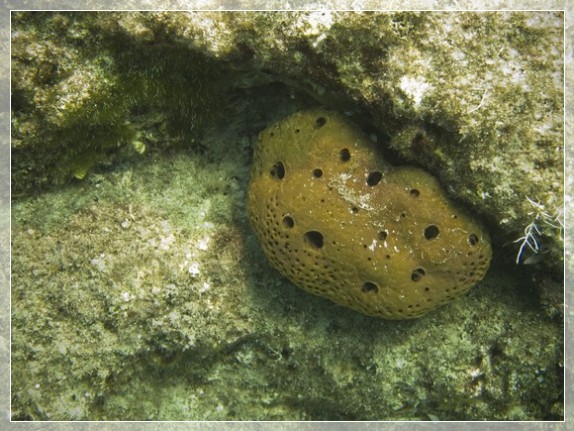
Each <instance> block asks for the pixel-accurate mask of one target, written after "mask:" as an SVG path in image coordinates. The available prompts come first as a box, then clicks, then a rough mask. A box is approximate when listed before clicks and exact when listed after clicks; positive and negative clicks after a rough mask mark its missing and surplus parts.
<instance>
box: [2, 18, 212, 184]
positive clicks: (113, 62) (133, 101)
mask: <svg viewBox="0 0 574 431" xmlns="http://www.w3.org/2000/svg"><path fill="white" fill-rule="evenodd" d="M13 24H14V32H15V33H16V34H17V35H20V34H25V36H22V37H18V36H16V38H15V40H14V42H13V43H14V46H15V49H14V55H13V63H12V64H13V72H12V73H13V83H14V90H13V91H14V93H15V94H16V96H15V98H14V100H15V101H14V103H13V118H14V121H13V140H14V151H13V172H14V175H13V183H14V192H15V194H16V195H19V194H21V193H23V192H25V191H29V190H30V188H31V187H42V188H44V187H46V186H49V185H50V184H52V185H54V184H62V183H66V182H69V180H70V179H72V177H75V178H76V179H83V178H85V176H86V175H87V173H88V172H89V171H90V170H92V168H93V167H95V166H97V165H100V164H102V163H107V164H109V163H111V162H113V161H114V160H116V159H117V158H118V156H123V158H126V157H133V156H134V153H136V152H139V153H141V152H143V149H142V148H145V144H143V145H144V147H141V145H142V143H141V141H138V140H137V138H138V137H141V133H140V132H139V131H141V130H142V123H143V124H147V125H148V127H147V130H146V128H145V127H144V130H146V131H147V132H148V134H153V130H154V129H157V127H165V128H166V131H167V133H168V134H169V135H171V136H174V137H181V136H184V137H185V139H177V140H173V139H172V140H171V141H167V142H164V143H162V144H161V145H163V147H164V148H163V149H164V150H165V149H166V148H165V147H168V146H169V145H168V143H169V142H172V143H173V142H179V143H180V144H179V145H187V146H193V145H194V142H195V141H196V140H197V139H198V138H199V136H200V135H201V132H202V130H203V128H204V127H205V125H206V124H207V123H208V122H209V121H211V120H213V119H214V118H215V115H216V111H217V107H218V106H220V104H221V102H222V100H223V93H222V89H223V85H222V81H221V77H222V72H221V71H220V69H218V68H217V67H216V66H215V63H214V61H213V60H212V59H210V58H208V57H207V56H205V55H203V54H201V53H198V52H195V51H193V50H192V49H189V48H188V47H186V46H184V45H181V44H177V43H166V42H162V39H163V38H164V37H165V34H162V31H165V30H163V29H162V28H154V32H152V31H151V30H149V31H150V33H151V35H152V38H155V39H152V40H148V39H145V38H144V39H143V40H141V39H135V38H133V37H129V36H128V35H126V34H125V32H123V31H122V29H121V27H120V25H119V24H118V15H116V14H112V13H52V12H42V13H16V14H15V16H14V18H13ZM102 27H104V28H105V29H106V31H103V29H102ZM38 35H39V36H38ZM25 43H26V44H31V45H32V46H34V47H35V51H34V52H33V54H34V56H33V57H32V54H31V53H30V52H29V51H25V50H23V49H21V48H20V46H22V44H25ZM60 51H61V52H62V53H65V54H66V55H61V56H59V55H58V54H60ZM50 73H51V75H50V76H46V75H48V74H50ZM66 93H67V94H66ZM62 94H66V96H64V97H63V96H62ZM158 114H159V119H158ZM35 122H37V123H38V124H34V123H35ZM158 123H159V124H158ZM31 127H33V129H32V130H31V129H30V128H31ZM150 127H151V130H150ZM145 136H146V134H144V137H145ZM145 141H146V142H147V144H148V145H150V146H157V145H158V143H157V142H154V141H153V140H152V139H145ZM138 143H139V146H140V147H139V148H140V150H139V151H134V145H138ZM130 144H131V145H130ZM30 148H33V151H32V150H31V149H30Z"/></svg>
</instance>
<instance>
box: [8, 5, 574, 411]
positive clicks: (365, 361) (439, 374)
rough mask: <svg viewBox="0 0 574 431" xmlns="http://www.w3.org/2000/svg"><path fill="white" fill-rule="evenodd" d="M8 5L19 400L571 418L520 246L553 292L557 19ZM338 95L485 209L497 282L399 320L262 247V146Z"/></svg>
mask: <svg viewBox="0 0 574 431" xmlns="http://www.w3.org/2000/svg"><path fill="white" fill-rule="evenodd" d="M203 4H205V3H203ZM218 6H219V5H218ZM214 9H215V7H214ZM12 17H13V22H12V24H13V25H12V30H13V32H12V46H11V48H12V50H11V53H12V79H11V81H12V86H13V88H12V111H11V115H12V118H11V119H12V141H11V142H12V162H13V165H12V172H11V175H12V184H13V191H14V193H13V194H12V198H13V202H12V225H11V227H12V244H13V246H12V254H11V256H12V268H11V269H12V274H11V281H12V296H11V299H12V307H11V313H12V315H11V318H12V327H11V328H12V332H11V335H12V340H11V348H12V352H11V353H12V356H11V358H12V363H11V364H12V368H11V373H12V374H11V384H12V388H11V396H12V405H11V413H12V419H14V420H54V419H61V420H77V419H83V420H150V419H154V420H431V419H432V420H436V419H440V420H477V421H478V420H485V419H491V420H493V419H496V420H561V419H562V418H563V408H562V401H563V392H564V391H563V389H564V388H563V370H564V368H563V367H564V364H563V348H562V345H563V339H562V337H563V327H562V325H561V322H560V313H559V310H560V309H561V304H560V301H561V298H562V296H561V295H558V294H551V295H544V296H543V301H544V303H545V304H546V303H547V304H546V305H547V306H548V307H547V310H551V313H548V315H547V314H545V313H544V310H543V309H542V308H541V304H540V301H539V300H538V298H537V288H538V285H537V284H536V283H533V282H532V278H531V277H529V272H527V267H520V268H519V271H514V265H515V264H514V261H515V259H516V256H517V254H518V253H519V250H520V246H521V242H522V240H520V242H518V243H513V241H514V240H517V239H520V238H521V237H523V236H524V235H525V234H524V229H525V228H526V227H528V226H531V229H530V230H529V232H530V234H531V235H530V236H529V237H528V241H529V242H528V243H527V244H532V245H534V244H536V246H537V247H538V249H539V253H538V255H535V256H534V253H531V254H530V255H529V254H528V253H529V250H530V249H529V248H528V245H525V247H523V250H524V253H523V254H522V256H521V259H520V262H524V261H526V262H528V263H538V265H532V266H534V267H536V266H537V267H541V266H542V265H544V264H547V265H548V266H549V267H550V268H552V269H553V270H554V272H553V273H550V275H549V276H550V277H551V280H549V282H544V283H540V286H542V285H543V286H545V287H544V289H545V290H549V289H550V287H549V286H554V287H553V289H554V291H555V292H557V293H558V292H559V288H560V285H561V280H562V279H561V277H560V274H561V262H560V258H559V257H560V255H561V252H562V247H561V245H562V243H561V238H560V233H561V229H560V222H561V219H560V217H559V215H560V208H561V205H562V202H561V198H562V193H561V191H562V152H561V145H562V106H563V104H562V97H563V95H562V89H563V86H562V65H563V61H562V58H561V55H562V52H563V51H562V43H563V33H562V29H563V13H560V12H558V13H555V12H505V13H497V12H492V13H491V12H480V13H471V12H469V13H459V12H438V13H427V12H417V13H414V12H406V13H404V12H377V13H374V12H372V13H354V12H342V11H310V12H304V11H298V12H286V13H276V12H273V13H271V12H270V13H266V12H257V13H246V12H242V13H231V12H230V13H228V12H219V11H211V12H199V11H195V12H189V11H185V12H109V13H94V12H82V13H76V12H72V11H68V12H42V13H39V12H14V13H13V14H12ZM220 96H223V97H220ZM318 104H320V105H324V106H327V107H329V108H334V109H336V110H337V111H339V112H341V113H344V114H349V115H350V116H351V117H352V119H353V121H354V122H355V123H357V124H360V125H361V126H362V127H363V128H364V129H365V130H368V132H367V134H369V135H376V136H378V137H379V140H378V144H377V153H382V154H384V155H385V157H386V158H388V159H389V160H391V159H392V160H393V163H395V162H397V161H398V162H400V164H406V163H407V162H408V163H411V162H414V163H415V164H417V165H419V166H421V167H424V168H425V170H427V171H429V172H431V173H432V174H434V175H435V176H436V178H437V179H438V180H439V181H440V183H441V185H442V188H444V189H445V190H446V192H447V193H448V195H449V198H454V199H455V200H456V199H458V200H460V201H462V205H464V206H465V207H467V208H468V210H469V212H470V213H472V214H475V215H476V216H477V217H479V218H481V219H482V218H483V217H484V219H485V220H487V222H488V224H489V228H490V230H491V231H492V232H493V233H494V235H493V259H492V267H491V269H490V270H489V273H488V274H487V275H486V277H485V278H484V279H483V281H482V282H481V283H480V284H481V287H480V288H476V289H470V290H469V291H468V292H467V294H466V295H464V296H463V297H460V298H458V299H457V300H456V301H451V302H450V303H449V304H447V305H445V306H443V307H441V308H440V309H437V310H435V311H434V312H432V313H427V314H426V315H425V316H423V317H421V318H420V319H414V320H408V321H388V320H383V319H374V318H372V317H368V316H364V315H362V314H360V313H356V312H354V311H353V310H349V309H347V308H345V307H340V306H337V305H335V304H333V303H332V302H329V301H327V300H325V299H324V298H318V297H315V296H312V295H308V294H305V293H304V292H301V291H298V290H297V289H293V285H292V283H290V282H289V281H288V280H286V279H284V278H282V277H279V276H278V274H277V272H276V271H275V270H273V269H272V268H271V267H270V265H268V263H267V260H266V258H265V255H264V253H263V251H262V249H261V247H260V246H259V244H258V242H257V238H256V236H255V234H254V233H253V231H252V229H251V228H250V226H249V220H248V214H247V210H246V207H245V204H246V199H245V197H246V193H247V190H248V184H247V182H248V177H249V170H250V166H251V163H252V154H251V150H252V148H253V145H254V144H255V142H256V140H257V139H256V136H257V134H258V133H259V132H260V131H261V130H263V129H264V128H265V127H267V126H268V125H269V124H272V123H274V122H276V121H277V120H279V119H281V118H284V117H286V116H287V115H289V114H291V113H293V112H296V111H300V110H303V109H307V108H309V107H312V106H317V105H318ZM378 150H381V151H378ZM339 151H340V150H339ZM344 157H346V156H344ZM377 160H379V159H377ZM348 162H351V160H348ZM395 164H397V163H395ZM380 166H381V167H380V168H378V169H379V170H380V172H381V174H382V173H383V172H384V173H390V172H395V173H398V172H401V171H400V170H394V169H391V168H389V171H387V170H386V168H384V167H385V166H386V164H384V163H381V165H380ZM312 169H313V170H315V169H316V167H315V166H313V167H312ZM319 169H323V168H322V167H319ZM275 172H276V173H279V172H280V169H279V167H277V168H276V170H275ZM285 172H286V174H287V173H288V171H287V170H286V171H285ZM402 172H411V171H409V170H408V169H407V170H403V171H402ZM311 174H312V171H311ZM326 176H327V174H326V171H325V172H324V173H322V176H321V177H312V178H311V180H313V181H315V180H317V181H316V182H317V183H318V182H319V181H322V180H324V179H325V178H326ZM359 177H360V176H359ZM78 178H83V179H82V180H78ZM364 178H366V179H367V180H368V178H369V177H368V175H367V176H366V177H363V179H364ZM377 178H378V175H375V176H373V177H372V181H373V182H376V180H377ZM425 178H426V174H425ZM382 181H383V179H382V175H381V183H382ZM426 181H427V180H426V179H425V181H424V182H425V183H426ZM62 185H65V187H64V186H62ZM363 186H364V184H363ZM377 186H378V185H373V186H372V187H377ZM411 190H412V189H411ZM417 190H419V192H420V195H419V196H418V197H415V196H410V194H409V195H408V197H407V199H406V200H403V203H408V202H412V199H415V198H416V199H419V198H421V197H424V195H423V192H422V190H423V187H422V186H421V188H420V189H418V188H417ZM415 194H416V193H415ZM409 199H411V200H410V201H409ZM320 208H321V207H320V206H318V205H315V206H314V207H313V208H312V209H313V211H319V210H320ZM357 208H358V209H359V213H358V214H355V216H357V215H360V214H361V211H362V210H361V208H360V207H359V206H357ZM349 217H350V215H349ZM279 221H280V223H281V222H283V219H281V220H279ZM294 221H296V220H295V219H294ZM286 222H287V223H289V221H287V220H286ZM294 226H296V225H294ZM437 226H438V225H437ZM533 226H536V228H537V229H535V228H534V227H533ZM276 228H277V229H282V228H283V227H282V225H281V224H280V226H279V227H276ZM439 231H440V226H439ZM538 231H540V232H541V234H538ZM305 232H307V231H305ZM305 232H303V239H305V236H304V233H305ZM310 232H313V231H310ZM379 232H380V231H379V230H378V231H377V234H378V233H379ZM369 234H371V233H369ZM431 236H432V235H431ZM318 238H319V237H318V236H317V235H314V234H310V235H307V239H308V241H310V243H311V244H313V243H315V244H319V243H320V241H319V239H318ZM325 238H326V237H324V238H323V239H324V247H323V248H326V244H327V242H326V241H325ZM365 238H367V236H365ZM438 239H439V237H437V238H435V240H438ZM425 241H432V239H431V240H426V239H425ZM425 241H423V244H427V243H426V242H425ZM533 241H536V242H535V243H534V242H533ZM360 244H361V247H362V246H363V244H365V243H363V242H361V243H360ZM370 244H372V243H366V245H367V249H368V246H369V245H370ZM428 244H430V243H428ZM522 244H524V243H522ZM465 247H470V244H465ZM363 252H364V251H360V252H359V254H361V253H363ZM369 252H370V250H369ZM538 256H539V257H542V259H541V260H540V261H538V262H536V261H535V259H533V257H534V258H535V257H538ZM509 265H511V266H509ZM413 268H423V266H422V265H421V266H418V264H417V266H415V267H411V266H410V265H409V266H408V270H407V272H406V273H407V276H408V277H410V278H409V280H410V281H408V280H407V282H409V283H415V284H420V283H421V281H422V280H424V279H425V278H427V277H429V276H430V275H428V274H429V273H428V272H427V271H426V267H425V275H424V276H422V273H421V272H420V271H416V272H415V273H414V274H413V272H412V271H413ZM542 269H545V267H544V266H542ZM413 276H414V278H417V277H419V276H422V278H421V279H420V280H419V281H418V282H414V281H413V279H412V278H413ZM555 280H559V281H558V282H556V281H555ZM369 286H370V285H367V287H369ZM367 290H368V289H367ZM361 293H363V292H361ZM371 293H372V292H371ZM549 315H550V316H552V319H554V320H551V319H550V318H549Z"/></svg>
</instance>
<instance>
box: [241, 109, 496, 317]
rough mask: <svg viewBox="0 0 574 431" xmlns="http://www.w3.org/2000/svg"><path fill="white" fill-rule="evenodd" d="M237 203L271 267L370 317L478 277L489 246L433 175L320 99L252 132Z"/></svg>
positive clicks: (449, 293) (422, 309) (448, 292)
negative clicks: (399, 161) (242, 196)
mask: <svg viewBox="0 0 574 431" xmlns="http://www.w3.org/2000/svg"><path fill="white" fill-rule="evenodd" d="M248 204H249V215H250V219H251V223H252V225H253V227H254V229H255V232H256V234H257V236H258V238H259V240H260V242H261V245H262V247H263V250H264V252H265V254H266V255H267V257H268V258H269V260H270V261H271V263H272V264H273V266H275V267H276V268H277V269H278V270H279V271H280V272H281V273H282V274H283V275H285V276H286V277H287V278H289V279H290V280H291V281H293V282H294V283H295V284H297V285H298V286H300V287H301V288H303V289H305V290H307V291H309V292H311V293H313V294H316V295H319V296H323V297H326V298H329V299H331V300H332V301H334V302H335V303H337V304H341V305H344V306H347V307H349V308H352V309H354V310H356V311H359V312H361V313H364V314H367V315H371V316H378V317H382V318H386V319H410V318H416V317H420V316H422V315H423V314H425V313H426V312H428V311H430V310H433V309H435V308H437V307H438V306H440V305H442V304H444V303H446V302H448V301H449V300H451V299H453V298H455V297H457V296H459V295H461V294H463V293H464V292H466V291H467V290H468V289H470V287H472V286H473V285H474V284H476V283H478V282H479V281H480V280H481V279H482V278H483V277H484V275H485V273H486V271H487V269H488V267H489V264H490V260H491V256H492V249H491V245H490V237H489V234H488V232H487V231H486V230H485V228H484V227H483V226H482V224H481V223H480V222H479V221H477V220H476V219H474V218H473V217H471V216H470V215H469V214H467V213H466V212H465V211H464V210H462V209H461V208H459V207H458V206H457V205H455V204H454V203H453V202H451V201H450V200H449V199H448V198H447V196H446V195H445V193H444V191H443V190H442V189H441V188H440V185H439V183H438V181H437V180H436V179H435V178H434V177H432V176H431V175H430V174H428V173H426V172H425V171H423V170H421V169H417V168H413V167H393V166H391V165H389V164H388V163H387V162H386V161H385V160H383V158H382V156H381V155H380V153H379V152H378V151H377V149H376V146H375V144H374V143H373V142H371V141H370V140H369V139H368V138H367V137H366V136H364V135H363V134H362V132H360V131H359V130H358V128H356V127H355V126H353V125H351V124H350V123H349V122H348V121H347V120H346V119H345V118H344V117H343V116H341V115H340V114H337V113H335V112H332V111H328V110H324V109H314V110H310V111H307V112H299V113H295V114H293V115H291V116H290V117H288V118H286V119H284V120H282V121H280V122H279V123H277V124H275V125H273V126H270V127H269V128H267V129H266V130H264V131H263V132H261V134H260V137H259V143H258V145H257V146H256V149H255V154H254V161H253V167H252V171H251V178H250V185H249V196H248Z"/></svg>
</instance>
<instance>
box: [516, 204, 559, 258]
mask: <svg viewBox="0 0 574 431" xmlns="http://www.w3.org/2000/svg"><path fill="white" fill-rule="evenodd" d="M526 199H527V200H528V202H529V203H530V205H532V207H533V208H534V211H532V212H530V213H529V215H533V216H534V219H533V220H532V221H531V222H530V223H529V224H528V226H526V227H525V228H524V235H523V236H521V237H520V238H518V239H517V240H515V241H513V242H514V243H520V247H519V248H518V254H517V255H516V264H517V265H518V264H519V263H520V259H521V257H522V255H523V253H524V250H525V249H526V248H528V249H530V251H532V252H533V253H534V254H538V252H539V251H540V244H539V243H538V237H539V236H540V235H541V234H542V232H541V229H545V228H549V227H550V228H554V229H559V230H560V238H561V239H562V241H564V207H563V206H562V207H560V208H558V210H557V211H556V212H555V213H554V214H553V215H551V214H548V212H546V208H545V206H544V205H543V204H541V203H539V202H536V201H534V200H532V199H530V198H529V197H528V196H527V197H526ZM527 261H528V259H526V260H525V261H524V262H523V263H528V262H527Z"/></svg>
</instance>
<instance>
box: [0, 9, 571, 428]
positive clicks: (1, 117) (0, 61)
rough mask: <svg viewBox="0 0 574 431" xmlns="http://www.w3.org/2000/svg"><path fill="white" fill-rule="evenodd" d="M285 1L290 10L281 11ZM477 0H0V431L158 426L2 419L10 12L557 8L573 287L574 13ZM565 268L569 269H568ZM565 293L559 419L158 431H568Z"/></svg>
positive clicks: (6, 364) (6, 387)
mask: <svg viewBox="0 0 574 431" xmlns="http://www.w3.org/2000/svg"><path fill="white" fill-rule="evenodd" d="M286 4H289V5H290V9H284V7H285V5H286ZM487 4H488V2H484V1H461V2H452V1H449V0H445V1H431V0H418V1H389V2H385V1H382V0H381V1H370V0H364V1H356V0H355V1H353V0H339V1H337V0H333V1H315V2H309V1H297V0H294V1H291V2H286V1H262V0H254V1H242V0H236V1H233V0H219V1H217V0H198V1H187V2H186V1H184V0H166V1H161V0H157V1H154V0H134V1H123V2H122V1H111V0H102V1H93V0H78V1H72V0H64V1H58V0H47V1H26V0H21V1H18V0H4V1H2V3H1V4H0V56H1V57H0V103H1V105H0V429H2V430H16V429H18V430H20V429H22V430H27V429H42V430H69V429H70V430H71V429H73V430H96V429H97V430H101V429H106V430H108V429H109V430H112V429H114V430H115V429H118V430H132V429H134V430H135V429H138V430H139V429H144V428H149V429H158V426H159V424H158V423H156V422H120V421H118V422H105V423H102V422H56V421H55V422H11V420H10V402H11V397H10V329H11V327H10V257H11V256H10V12H11V11H12V10H70V11H72V10H125V11H128V10H172V11H176V10H197V11H201V10H205V11H208V10H219V11H223V10H317V9H335V10H437V11H439V10H440V11H448V12H451V11H452V12H453V13H456V12H457V11H486V10H488V11H495V10H508V11H518V10H528V11H534V10H540V11H547V10H555V11H564V12H565V14H564V16H565V35H564V44H565V45H564V46H565V51H564V62H565V68H564V72H565V74H564V82H565V84H564V86H565V88H564V90H565V91H564V97H565V101H564V112H565V142H564V152H565V154H564V155H565V172H564V179H565V196H564V198H565V199H564V202H565V218H566V220H565V226H566V228H565V259H564V260H565V262H566V263H565V280H564V281H565V286H573V285H574V278H573V274H572V271H571V267H573V266H574V258H573V254H572V233H573V230H572V226H571V214H572V213H573V212H574V202H573V197H574V193H573V190H572V188H573V187H572V186H573V184H574V181H573V178H572V175H571V174H570V173H571V172H572V171H574V162H573V157H572V155H573V151H574V150H573V146H572V137H574V104H573V102H574V100H573V99H574V47H573V41H574V10H573V7H572V2H571V1H539V0H536V1H513V0H509V1H497V2H492V4H494V5H500V6H503V8H502V9H499V8H492V9H490V8H485V6H486V5H487ZM569 266H570V268H569ZM572 304H573V294H572V288H570V289H568V288H566V291H565V312H564V327H565V329H564V331H565V333H564V340H566V341H565V362H564V376H565V377H564V378H565V382H564V383H565V384H564V391H565V393H564V403H565V420H564V421H563V422H487V423H485V422H440V423H433V422H249V421H244V422H176V421H175V422H162V424H161V429H162V430H179V429H197V430H207V431H209V430H212V429H213V430H215V429H229V430H256V429H275V430H288V429H289V430H291V429H297V430H307V429H309V430H311V429H313V430H315V429H325V430H327V429H328V430H334V431H337V430H376V429H383V428H384V429H385V430H401V429H412V430H418V429H421V430H423V429H424V430H427V429H440V430H449V429H452V430H475V429H476V430H478V429H480V430H483V429H489V430H497V429H507V428H508V429H512V430H515V429H520V430H522V429H524V430H547V429H548V430H562V429H564V430H566V429H574V416H573V409H572V404H573V403H574V397H573V392H574V381H573V379H572V366H573V365H574V364H573V350H572V343H571V342H568V341H570V340H573V339H574V333H573V326H572V322H573V321H574V311H573V309H572V308H571V307H570V305H572Z"/></svg>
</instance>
